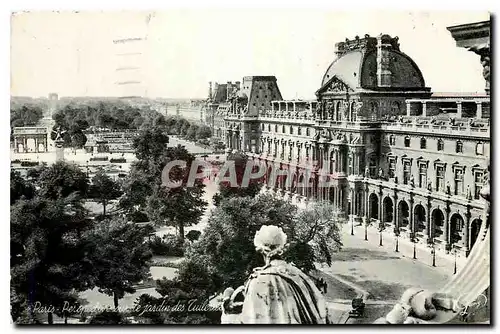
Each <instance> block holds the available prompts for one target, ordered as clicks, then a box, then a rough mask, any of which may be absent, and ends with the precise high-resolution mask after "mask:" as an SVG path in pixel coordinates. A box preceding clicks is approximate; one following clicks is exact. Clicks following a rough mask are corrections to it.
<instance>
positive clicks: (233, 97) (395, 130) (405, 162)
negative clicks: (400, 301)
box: [207, 27, 490, 255]
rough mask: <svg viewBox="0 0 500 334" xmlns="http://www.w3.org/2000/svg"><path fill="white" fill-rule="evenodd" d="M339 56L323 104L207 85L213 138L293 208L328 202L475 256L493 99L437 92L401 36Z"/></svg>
mask: <svg viewBox="0 0 500 334" xmlns="http://www.w3.org/2000/svg"><path fill="white" fill-rule="evenodd" d="M460 29H461V28H460ZM460 29H459V28H457V27H451V28H449V30H450V31H451V32H452V33H454V31H455V32H457V31H459V30H460ZM460 31H461V30H460ZM482 31H483V32H484V30H482ZM460 36H462V37H463V36H466V34H465V33H461V35H460ZM469 36H470V35H469ZM488 43H489V38H488ZM488 45H489V44H488ZM335 46H336V49H335V54H336V59H335V60H334V61H333V62H332V64H331V65H330V66H329V67H328V68H327V70H326V72H325V74H324V77H323V80H322V82H321V86H320V88H319V90H318V91H317V92H316V96H317V99H316V100H315V101H301V100H292V101H285V100H282V98H281V95H280V93H279V89H278V87H277V84H276V78H274V77H245V78H244V80H243V86H242V87H239V84H238V83H237V85H236V86H231V85H230V84H229V83H228V85H218V86H217V85H216V86H215V91H212V87H210V97H209V100H208V103H207V117H208V118H209V119H211V120H212V122H211V124H212V127H213V131H214V135H215V136H217V137H219V138H221V139H222V140H223V141H225V143H226V144H227V147H228V148H229V149H231V150H243V151H246V152H247V153H248V155H249V156H251V157H252V158H253V159H254V160H257V161H260V162H261V163H262V164H264V165H265V167H266V175H265V179H266V181H267V185H268V187H270V188H273V189H274V190H275V191H277V192H278V193H281V194H283V196H285V198H288V199H290V200H291V201H292V202H295V203H304V202H307V201H309V200H329V201H331V202H332V203H333V205H334V206H335V207H336V211H337V217H338V218H339V219H345V220H349V221H351V223H352V224H354V223H356V222H359V223H362V222H364V223H367V224H368V223H373V225H376V226H379V224H380V223H383V224H381V225H382V226H384V227H385V228H386V230H387V231H391V232H392V231H393V228H394V227H397V228H398V229H399V232H400V233H401V236H402V237H410V236H412V237H416V238H417V239H418V242H421V243H431V242H433V243H434V244H435V245H436V248H438V249H441V250H443V251H444V250H450V249H451V248H452V246H453V248H455V249H457V250H458V251H459V253H462V254H463V255H467V254H468V252H469V250H470V249H471V248H472V245H473V244H474V242H475V240H476V238H477V234H478V232H479V228H480V226H481V216H482V210H483V207H484V204H483V202H482V201H481V200H480V196H479V192H480V190H481V187H482V185H483V177H484V175H485V173H486V169H487V166H488V164H489V156H490V153H489V151H490V122H489V119H490V99H489V96H488V95H487V94H484V95H481V94H469V95H465V94H461V95H457V94H438V93H432V91H431V88H429V87H427V86H426V85H425V80H424V77H423V75H422V73H421V71H420V69H419V68H418V66H417V64H415V62H414V61H413V60H412V59H411V58H410V57H409V56H408V55H406V54H404V53H403V52H402V51H401V50H400V48H399V43H398V38H397V37H394V38H393V37H390V36H388V35H380V36H378V37H370V36H368V35H365V36H364V38H359V37H356V38H355V39H353V40H346V41H345V42H340V43H337V44H336V45H335ZM481 50H482V49H481ZM481 52H482V53H481V57H482V58H481V59H482V60H483V62H484V59H485V57H486V56H485V54H486V53H485V52H484V50H483V51H481ZM488 78H489V76H488ZM221 86H222V87H221ZM224 86H225V87H224ZM227 87H230V88H229V89H228V88H227ZM488 87H489V86H488ZM488 87H487V88H488ZM221 91H222V92H221ZM224 91H225V94H224V93H223V92H224ZM487 92H488V90H487ZM209 123H210V122H209ZM325 185H326V186H325Z"/></svg>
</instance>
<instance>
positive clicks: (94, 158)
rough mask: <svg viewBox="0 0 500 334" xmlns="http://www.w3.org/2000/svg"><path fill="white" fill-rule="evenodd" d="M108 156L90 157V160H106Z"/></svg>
mask: <svg viewBox="0 0 500 334" xmlns="http://www.w3.org/2000/svg"><path fill="white" fill-rule="evenodd" d="M108 159H109V158H108V157H92V158H90V161H108Z"/></svg>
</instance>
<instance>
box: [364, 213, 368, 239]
mask: <svg viewBox="0 0 500 334" xmlns="http://www.w3.org/2000/svg"><path fill="white" fill-rule="evenodd" d="M365 241H368V218H366V220H365Z"/></svg>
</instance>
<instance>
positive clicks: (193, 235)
mask: <svg viewBox="0 0 500 334" xmlns="http://www.w3.org/2000/svg"><path fill="white" fill-rule="evenodd" d="M200 235H201V232H200V231H198V230H191V231H189V232H188V233H187V234H186V238H187V239H188V240H189V241H191V242H193V241H196V240H198V239H199V238H200Z"/></svg>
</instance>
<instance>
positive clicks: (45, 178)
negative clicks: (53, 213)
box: [38, 161, 89, 199]
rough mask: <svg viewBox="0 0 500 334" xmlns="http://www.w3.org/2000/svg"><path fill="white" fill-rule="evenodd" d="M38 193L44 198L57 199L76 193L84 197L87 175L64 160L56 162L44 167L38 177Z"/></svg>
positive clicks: (86, 188) (86, 189)
mask: <svg viewBox="0 0 500 334" xmlns="http://www.w3.org/2000/svg"><path fill="white" fill-rule="evenodd" d="M38 185H39V186H40V195H41V196H42V197H44V198H51V199H57V198H62V197H67V196H68V195H70V194H71V193H74V192H75V193H78V195H79V196H80V197H84V196H85V195H86V194H87V191H88V186H89V185H88V180H87V175H86V174H85V173H84V172H82V171H81V170H80V168H79V167H78V166H76V165H73V164H68V163H66V162H62V161H61V162H56V163H55V164H53V165H51V166H50V167H44V168H43V169H42V171H41V173H40V177H39V179H38Z"/></svg>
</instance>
